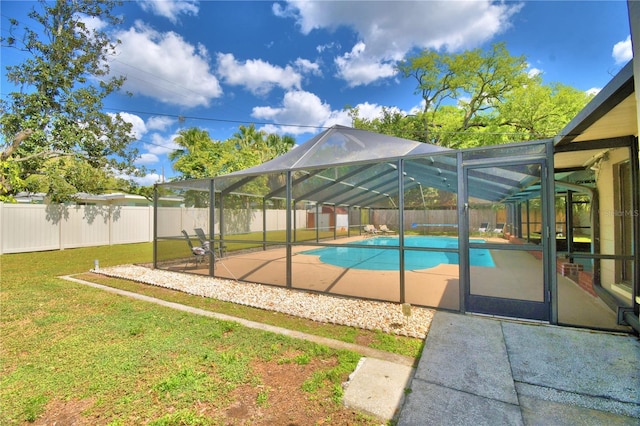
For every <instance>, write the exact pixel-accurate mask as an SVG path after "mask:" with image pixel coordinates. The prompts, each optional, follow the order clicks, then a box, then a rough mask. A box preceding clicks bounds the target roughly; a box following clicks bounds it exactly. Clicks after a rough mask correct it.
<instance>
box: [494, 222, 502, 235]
mask: <svg viewBox="0 0 640 426" xmlns="http://www.w3.org/2000/svg"><path fill="white" fill-rule="evenodd" d="M493 232H495V233H496V234H503V233H504V223H496V227H495V229H494V230H493Z"/></svg>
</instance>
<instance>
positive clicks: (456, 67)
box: [350, 43, 590, 148]
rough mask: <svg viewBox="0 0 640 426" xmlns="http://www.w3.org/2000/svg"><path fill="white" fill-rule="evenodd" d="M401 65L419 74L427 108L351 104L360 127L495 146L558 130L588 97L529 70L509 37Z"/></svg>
mask: <svg viewBox="0 0 640 426" xmlns="http://www.w3.org/2000/svg"><path fill="white" fill-rule="evenodd" d="M398 70H399V71H400V73H401V74H402V75H403V76H404V77H406V78H413V79H414V80H415V81H416V83H417V85H416V89H415V94H419V95H420V96H421V98H422V110H421V111H417V112H416V113H414V114H412V115H409V116H405V115H404V114H402V113H401V112H400V111H399V110H397V109H392V108H385V109H383V114H382V117H380V118H376V119H373V120H369V119H364V118H360V117H359V115H358V111H357V109H353V108H352V109H351V110H350V114H351V116H352V119H353V122H354V125H355V127H358V128H362V129H367V130H372V131H377V132H381V133H386V134H390V135H394V136H399V137H404V138H408V139H414V140H419V141H422V142H429V143H433V144H437V145H441V146H445V147H449V148H469V147H474V146H484V145H496V144H501V143H506V142H519V141H526V140H534V139H543V138H548V137H553V136H555V135H556V134H557V132H558V131H560V130H561V129H562V127H563V126H564V125H566V124H567V123H568V122H569V121H570V120H571V119H572V118H573V117H574V116H575V115H576V114H577V113H578V112H579V111H580V110H581V109H582V108H583V107H584V106H585V105H586V104H587V102H588V101H589V99H590V96H589V95H587V94H586V93H585V92H581V91H579V90H577V89H574V88H571V87H569V86H566V85H562V84H559V83H554V84H549V85H545V84H543V82H542V79H541V77H540V76H539V75H535V76H530V75H529V74H528V73H527V61H526V58H525V57H524V56H512V55H510V54H509V52H508V51H507V49H506V46H505V45H504V43H498V44H495V45H493V46H492V47H491V49H489V50H488V51H483V50H481V49H475V50H471V51H466V52H462V53H459V54H448V53H439V52H435V51H432V50H426V51H423V52H421V53H420V54H418V55H416V56H414V57H410V58H408V59H406V60H405V61H402V62H400V63H399V64H398Z"/></svg>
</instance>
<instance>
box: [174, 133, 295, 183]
mask: <svg viewBox="0 0 640 426" xmlns="http://www.w3.org/2000/svg"><path fill="white" fill-rule="evenodd" d="M174 141H175V142H176V143H177V144H178V145H179V146H180V147H181V148H179V149H177V150H174V151H172V152H171V153H170V154H169V160H171V161H172V162H173V169H174V170H175V171H177V172H179V173H180V176H179V177H178V179H181V180H182V179H200V178H207V177H214V176H220V175H224V174H227V173H232V172H235V171H238V170H243V169H246V168H249V167H253V166H257V165H259V164H262V163H264V162H265V161H269V160H271V159H273V158H275V157H277V156H278V155H281V154H284V153H285V152H287V151H289V150H290V149H291V148H293V146H294V145H295V139H294V138H293V137H291V136H288V135H285V136H280V135H277V134H268V133H266V132H264V131H260V130H257V129H256V128H255V126H254V125H253V124H251V125H249V126H240V127H239V128H238V131H237V132H235V133H234V134H233V136H232V137H231V138H229V139H227V140H225V141H214V140H212V139H211V137H210V136H209V133H208V132H207V131H205V130H202V129H198V128H195V127H192V128H188V129H183V130H181V131H180V132H178V136H177V137H176V138H175V139H174Z"/></svg>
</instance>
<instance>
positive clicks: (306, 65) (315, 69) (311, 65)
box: [295, 58, 322, 76]
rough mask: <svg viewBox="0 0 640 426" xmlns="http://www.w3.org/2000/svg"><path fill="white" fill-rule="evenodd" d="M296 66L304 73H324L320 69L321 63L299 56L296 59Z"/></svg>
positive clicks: (319, 74)
mask: <svg viewBox="0 0 640 426" xmlns="http://www.w3.org/2000/svg"><path fill="white" fill-rule="evenodd" d="M295 66H296V67H297V68H298V69H299V70H300V72H302V73H303V74H312V75H315V76H321V75H322V71H321V70H320V64H318V63H317V62H311V61H310V60H308V59H302V58H298V59H296V61H295Z"/></svg>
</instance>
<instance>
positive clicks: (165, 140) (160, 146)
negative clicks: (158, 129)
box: [143, 133, 180, 155]
mask: <svg viewBox="0 0 640 426" xmlns="http://www.w3.org/2000/svg"><path fill="white" fill-rule="evenodd" d="M176 136H178V135H177V134H172V135H170V136H163V135H161V134H159V133H152V134H151V143H149V142H146V143H144V145H143V147H144V149H145V150H147V152H148V153H150V154H155V155H165V154H168V153H170V152H171V151H175V150H176V149H180V145H178V144H177V143H175V142H174V141H173V140H174V139H175V138H176Z"/></svg>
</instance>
